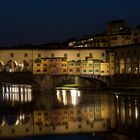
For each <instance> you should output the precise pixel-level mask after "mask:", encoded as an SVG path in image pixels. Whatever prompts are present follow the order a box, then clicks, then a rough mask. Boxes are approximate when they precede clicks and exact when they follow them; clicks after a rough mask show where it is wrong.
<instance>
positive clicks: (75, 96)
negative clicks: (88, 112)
mask: <svg viewBox="0 0 140 140" xmlns="http://www.w3.org/2000/svg"><path fill="white" fill-rule="evenodd" d="M76 93H77V92H76V90H71V99H72V104H73V105H74V106H75V105H76V104H77V94H76Z"/></svg>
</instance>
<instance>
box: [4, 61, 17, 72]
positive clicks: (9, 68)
mask: <svg viewBox="0 0 140 140" xmlns="http://www.w3.org/2000/svg"><path fill="white" fill-rule="evenodd" d="M5 71H6V72H16V71H18V63H17V61H15V60H9V61H7V63H6V64H5Z"/></svg>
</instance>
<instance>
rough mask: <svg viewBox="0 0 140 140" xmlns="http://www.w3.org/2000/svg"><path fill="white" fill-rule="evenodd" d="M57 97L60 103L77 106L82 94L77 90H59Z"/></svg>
mask: <svg viewBox="0 0 140 140" xmlns="http://www.w3.org/2000/svg"><path fill="white" fill-rule="evenodd" d="M56 97H57V100H58V101H59V103H61V102H62V103H63V104H64V105H71V104H72V105H74V106H75V105H77V104H78V99H79V98H80V97H81V92H80V91H79V90H76V89H72V90H57V91H56Z"/></svg>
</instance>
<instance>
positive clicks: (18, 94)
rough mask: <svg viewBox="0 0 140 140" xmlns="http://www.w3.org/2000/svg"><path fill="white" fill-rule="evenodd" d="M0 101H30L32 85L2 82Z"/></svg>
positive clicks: (9, 102)
mask: <svg viewBox="0 0 140 140" xmlns="http://www.w3.org/2000/svg"><path fill="white" fill-rule="evenodd" d="M0 88H1V93H0V94H1V95H0V101H2V102H4V103H8V104H15V103H19V104H23V103H27V102H31V101H32V98H33V97H32V86H31V85H26V84H2V85H1V87H0Z"/></svg>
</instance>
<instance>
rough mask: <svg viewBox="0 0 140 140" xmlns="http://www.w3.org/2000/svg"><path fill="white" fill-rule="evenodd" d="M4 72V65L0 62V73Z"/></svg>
mask: <svg viewBox="0 0 140 140" xmlns="http://www.w3.org/2000/svg"><path fill="white" fill-rule="evenodd" d="M3 70H4V63H3V62H2V61H1V60H0V72H2V71H3Z"/></svg>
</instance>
